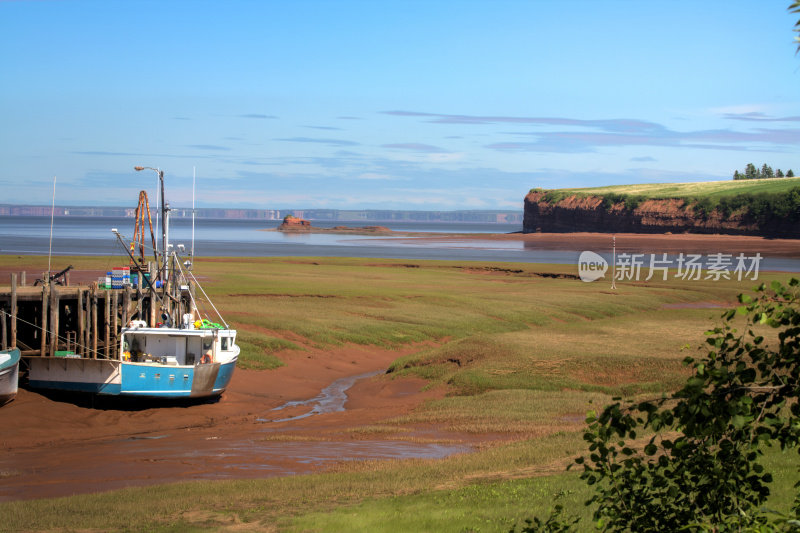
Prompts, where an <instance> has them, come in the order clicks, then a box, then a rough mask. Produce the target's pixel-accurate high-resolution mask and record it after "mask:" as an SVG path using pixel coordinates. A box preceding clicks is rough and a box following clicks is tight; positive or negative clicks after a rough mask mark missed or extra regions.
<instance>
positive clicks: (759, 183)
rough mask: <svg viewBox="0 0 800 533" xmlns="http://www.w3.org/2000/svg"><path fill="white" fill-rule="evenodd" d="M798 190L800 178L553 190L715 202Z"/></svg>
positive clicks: (569, 192)
mask: <svg viewBox="0 0 800 533" xmlns="http://www.w3.org/2000/svg"><path fill="white" fill-rule="evenodd" d="M793 187H800V178H777V179H763V180H736V181H734V180H725V181H702V182H692V183H641V184H635V185H611V186H608V187H583V188H572V189H556V190H557V191H559V192H561V193H565V194H581V195H587V196H588V195H604V194H623V195H630V196H646V197H648V198H703V197H708V198H711V199H718V198H721V197H723V196H732V195H735V194H743V193H751V194H758V193H784V192H787V191H789V190H790V189H792V188H793Z"/></svg>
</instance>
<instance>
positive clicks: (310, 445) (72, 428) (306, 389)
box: [0, 347, 469, 501]
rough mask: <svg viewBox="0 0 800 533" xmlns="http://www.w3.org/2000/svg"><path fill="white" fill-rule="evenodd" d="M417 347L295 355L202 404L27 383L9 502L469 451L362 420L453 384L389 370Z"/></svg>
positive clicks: (2, 466)
mask: <svg viewBox="0 0 800 533" xmlns="http://www.w3.org/2000/svg"><path fill="white" fill-rule="evenodd" d="M409 351H410V350H409V349H407V350H405V351H403V350H400V351H394V350H380V349H376V348H359V347H348V348H342V349H338V350H327V351H326V352H325V353H324V354H323V353H306V352H303V353H302V354H293V355H289V356H288V357H287V361H286V362H287V365H286V366H284V367H281V368H279V369H276V370H273V371H268V372H261V371H253V370H243V369H237V370H236V372H235V374H234V377H233V380H232V382H231V385H230V388H229V390H228V391H226V392H225V394H224V395H223V396H222V398H221V399H220V400H219V401H218V402H216V403H205V404H196V405H191V406H187V405H186V404H174V405H172V406H165V405H164V404H163V403H162V404H154V403H149V404H141V403H138V404H137V403H134V402H129V401H128V402H125V401H122V402H121V401H118V400H115V399H112V398H102V397H94V398H93V397H90V396H74V395H69V396H66V395H58V394H56V395H50V396H44V395H41V394H38V393H36V392H32V391H28V390H20V393H19V395H18V397H17V399H16V400H15V401H14V402H12V403H11V404H9V405H7V406H5V407H3V409H2V411H0V420H2V421H3V424H4V425H5V426H6V427H13V428H15V430H14V431H8V432H4V434H3V436H2V437H0V443H1V444H2V446H3V448H4V449H5V454H4V456H3V457H2V458H0V501H11V500H18V499H30V498H43V497H57V496H67V495H71V494H80V493H87V492H100V491H105V490H111V489H117V488H123V487H128V486H143V485H152V484H160V483H168V482H175V481H185V480H193V479H234V478H264V477H271V476H282V475H291V474H299V473H307V472H312V471H315V470H319V469H323V468H325V467H326V466H329V465H331V464H334V463H337V462H339V461H344V460H359V459H386V458H393V459H402V458H412V457H418V458H435V457H444V456H446V455H450V454H452V453H457V452H461V451H466V450H468V449H469V446H468V444H469V443H468V442H467V440H465V439H460V438H459V436H458V435H444V434H437V435H433V434H431V433H430V432H427V433H426V442H413V441H410V440H398V439H397V435H396V434H386V435H377V436H376V435H369V436H367V437H363V438H359V437H358V436H354V433H353V430H354V429H357V428H358V427H361V426H364V425H365V424H370V423H374V422H377V421H380V420H385V419H387V418H390V417H395V416H398V415H401V414H404V413H407V412H409V411H410V410H412V409H413V408H415V407H416V406H418V405H420V404H421V403H422V402H423V401H424V400H425V399H429V398H435V397H440V396H441V395H442V394H441V393H440V392H436V391H427V392H421V389H422V388H423V387H424V385H425V382H424V381H423V380H420V379H410V378H406V379H387V378H386V377H384V376H383V370H384V369H385V368H386V367H387V366H388V365H389V364H390V363H391V362H392V361H393V360H395V359H396V358H397V357H400V356H402V355H404V354H407V353H409ZM365 370H366V371H367V372H368V373H369V374H368V375H363V374H364V372H365ZM337 380H339V381H338V382H339V385H338V387H337V386H336V384H337ZM342 383H344V386H342ZM332 384H333V385H334V388H335V389H336V395H335V396H336V397H337V398H338V400H339V402H338V403H334V405H333V407H331V405H330V404H329V405H327V407H328V408H327V409H326V408H325V406H324V405H323V408H319V407H318V404H319V402H314V401H313V400H314V399H315V398H317V397H318V396H319V395H320V392H321V391H323V390H325V388H326V387H330V386H331V385H332ZM329 403H330V402H329ZM323 404H324V402H323ZM282 406H283V407H285V408H284V409H281V410H275V409H276V408H281V407H282ZM413 434H414V433H413V432H409V433H408V434H404V437H406V436H408V435H413ZM437 438H438V439H439V440H441V442H435V440H436V439H437ZM462 441H463V442H462Z"/></svg>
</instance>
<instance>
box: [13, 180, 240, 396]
mask: <svg viewBox="0 0 800 533" xmlns="http://www.w3.org/2000/svg"><path fill="white" fill-rule="evenodd" d="M145 168H150V167H136V170H144V169H145ZM152 170H156V171H157V172H158V175H159V181H160V184H161V214H162V215H163V217H162V218H163V231H162V246H161V250H158V248H157V247H156V243H155V237H154V236H153V231H152V230H153V228H152V218H151V217H150V211H149V205H148V204H147V195H146V193H145V191H142V193H140V197H139V207H137V210H136V213H137V214H136V229H135V230H134V239H133V242H131V243H130V246H129V247H128V246H127V245H126V243H125V242H124V241H123V237H122V235H121V234H120V233H119V231H117V230H116V229H112V232H114V234H115V235H116V237H117V239H118V240H119V241H120V243H121V244H122V245H123V247H124V248H125V250H126V252H127V253H128V256H129V259H130V264H131V267H130V270H131V271H132V272H133V273H134V276H135V277H136V279H137V283H136V287H137V291H138V294H139V298H140V301H139V309H138V313H137V314H136V316H135V317H134V318H133V319H131V320H129V321H128V322H127V323H125V324H124V325H123V326H121V327H120V328H119V331H118V333H117V334H116V335H115V337H116V338H117V339H118V344H117V346H116V347H114V348H107V349H106V352H105V354H100V355H98V353H96V352H94V353H91V352H90V351H89V350H85V349H84V350H83V354H76V353H74V352H70V351H61V352H60V353H59V354H58V355H59V356H57V357H31V358H29V359H28V366H29V373H28V383H29V385H30V386H31V387H33V388H40V389H51V390H61V391H78V392H88V393H93V394H99V395H112V396H133V397H149V398H207V397H213V396H219V395H220V394H222V392H223V391H224V390H225V388H226V387H227V386H228V383H229V382H230V380H231V377H232V375H233V371H234V368H235V367H236V362H237V359H238V356H239V346H237V344H236V330H234V329H230V328H229V327H228V325H227V324H226V323H225V321H224V319H222V316H221V315H220V314H219V313H218V312H217V310H216V307H214V305H213V303H211V301H210V300H209V299H208V296H207V295H206V293H205V291H203V289H202V287H200V284H199V283H198V281H197V279H196V278H195V276H194V274H193V273H192V261H193V260H194V257H193V254H192V257H191V260H192V261H190V260H187V259H186V258H184V257H182V256H181V255H180V253H179V252H181V251H183V248H184V247H183V246H182V245H179V246H178V250H175V249H174V248H173V247H172V245H171V244H170V243H169V211H170V209H169V204H168V203H167V202H166V201H165V200H164V193H163V191H164V173H163V171H161V170H157V169H152ZM140 210H141V217H140ZM145 210H146V212H147V220H148V221H149V222H150V233H151V236H152V241H153V253H154V259H155V261H154V262H152V263H150V264H148V265H146V264H145V261H144V258H145V251H144V248H145V247H144V220H145V217H144V212H145ZM140 221H141V225H142V227H141V232H140V231H139V223H140ZM137 239H138V240H139V244H140V254H139V257H136V256H135V253H134V252H135V245H136V244H137V242H136V241H137ZM115 287H117V286H116V285H113V286H112V287H110V289H111V290H115ZM119 287H122V285H120V286H119ZM196 289H199V290H200V291H202V294H203V295H204V296H205V301H206V302H207V303H208V304H209V305H210V306H211V308H213V310H214V312H216V314H217V316H218V319H219V320H220V322H222V324H220V323H217V322H211V320H209V319H208V318H203V316H202V313H201V312H200V309H199V306H198V302H197V298H196V292H195V291H196ZM147 319H149V320H147ZM109 354H111V355H112V356H109Z"/></svg>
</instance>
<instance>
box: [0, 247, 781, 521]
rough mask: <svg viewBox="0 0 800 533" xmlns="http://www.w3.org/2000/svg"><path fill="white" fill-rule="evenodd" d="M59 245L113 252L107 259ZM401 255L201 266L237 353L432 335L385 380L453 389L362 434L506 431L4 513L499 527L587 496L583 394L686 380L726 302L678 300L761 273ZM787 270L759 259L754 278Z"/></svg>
mask: <svg viewBox="0 0 800 533" xmlns="http://www.w3.org/2000/svg"><path fill="white" fill-rule="evenodd" d="M22 261H24V262H25V264H31V263H35V266H36V268H39V267H40V266H41V264H42V258H28V257H26V258H17V257H13V256H11V257H9V256H0V265H8V264H12V265H16V264H22V263H21V262H22ZM37 261H38V263H36V262H37ZM64 261H65V262H67V263H72V264H75V265H76V268H87V269H88V268H99V269H103V268H105V265H106V264H108V261H109V260H108V259H97V258H89V259H85V258H64ZM406 263H409V264H413V265H415V266H416V267H417V268H407V267H406V266H403V265H401V264H397V262H396V261H391V260H380V259H341V258H216V259H203V258H200V259H198V261H197V265H196V273H197V274H199V275H202V276H203V278H201V279H202V280H203V285H204V287H205V289H206V291H207V292H208V293H209V294H210V296H211V297H212V299H213V300H214V303H215V305H217V307H218V308H219V309H221V310H222V311H223V313H224V315H225V318H226V320H227V321H228V322H229V323H230V324H231V325H232V326H233V327H235V328H236V329H237V330H238V331H239V342H240V344H241V346H242V355H241V358H240V364H241V366H243V367H249V368H255V369H269V368H275V367H276V366H278V365H280V364H282V362H281V357H282V355H283V354H284V353H285V352H286V351H287V350H289V351H297V350H311V349H315V350H324V349H326V348H332V347H336V346H342V345H348V344H360V345H368V346H377V347H382V348H392V347H402V346H407V345H410V344H412V343H418V342H425V343H426V347H425V348H424V349H422V348H421V349H420V351H419V352H418V353H415V354H412V355H409V356H406V357H403V358H402V359H398V360H397V361H396V362H395V364H394V365H393V366H392V370H393V372H392V373H391V374H390V375H388V376H385V377H384V378H382V379H395V378H396V377H397V376H404V375H410V376H421V377H424V378H426V379H427V380H428V382H429V387H441V388H443V389H444V390H445V391H447V396H446V397H445V398H443V399H440V400H434V401H429V402H427V403H426V404H425V405H423V406H422V407H421V408H419V409H417V410H415V411H414V412H411V413H409V414H408V415H406V416H403V417H397V418H395V419H392V420H385V421H382V422H371V423H370V424H369V425H368V426H364V427H362V428H355V429H353V430H352V431H351V432H350V436H351V437H352V438H378V437H380V436H381V435H384V436H387V437H388V438H408V439H411V438H414V435H415V433H414V431H415V429H417V428H430V427H435V428H438V429H440V430H449V431H452V432H454V433H453V434H454V435H466V436H468V437H470V436H474V435H477V434H483V433H488V434H491V435H495V436H502V437H505V438H510V439H512V440H513V442H510V443H507V444H503V445H495V444H490V443H483V444H481V445H480V446H479V447H478V449H477V451H475V452H474V453H471V454H466V455H460V456H455V457H449V458H446V459H443V460H439V461H423V460H410V461H387V462H348V463H345V464H342V465H339V466H337V467H336V468H335V469H334V470H333V471H331V472H327V473H322V474H317V475H310V476H293V477H286V478H272V479H265V480H241V481H217V482H211V481H209V482H198V483H180V484H173V485H163V486H156V487H147V488H140V489H133V488H132V489H125V490H122V491H113V492H108V493H102V494H97V495H81V496H74V497H70V498H62V499H52V500H37V501H25V502H12V503H5V504H0V513H2V515H3V516H4V522H3V523H2V524H0V530H18V529H31V530H51V529H52V530H58V529H62V530H80V529H93V528H94V529H102V530H137V531H138V530H153V531H214V530H220V529H223V528H226V527H231V528H232V529H235V528H236V527H238V526H237V523H239V522H242V523H244V526H249V527H253V528H266V529H269V528H274V527H278V528H280V529H294V530H318V531H336V530H342V529H346V530H352V531H358V530H366V529H369V530H371V531H372V530H376V531H381V530H391V531H419V530H437V531H438V530H444V531H460V530H464V529H473V530H481V531H506V530H508V528H510V527H511V525H512V522H519V521H521V520H523V519H524V517H525V516H529V515H531V514H537V515H543V514H546V511H547V509H549V505H550V504H551V503H552V498H551V496H552V494H554V493H556V492H559V491H560V490H568V491H574V493H573V494H570V495H568V496H567V503H568V504H569V505H570V507H572V508H575V510H577V511H579V512H584V513H585V512H586V511H584V510H583V507H582V504H581V503H580V502H582V501H583V500H584V499H585V498H586V493H585V492H582V491H583V490H584V489H583V488H582V484H581V483H580V482H578V481H577V480H576V479H575V476H574V475H564V474H561V473H562V472H563V470H564V467H565V465H566V463H567V462H569V460H570V459H571V458H574V457H575V456H577V455H579V454H581V453H584V452H585V446H584V443H583V441H582V438H581V428H582V420H583V417H584V414H585V413H586V411H587V410H589V409H599V408H600V407H602V405H603V404H605V403H607V402H608V401H609V399H610V398H611V397H612V396H614V395H623V396H626V397H632V396H642V395H643V396H646V397H652V396H654V395H660V394H661V393H662V392H664V391H667V390H671V389H674V388H676V387H677V386H678V385H679V384H680V383H682V381H683V379H684V378H685V375H686V369H685V368H684V367H682V366H681V364H680V360H681V359H682V358H683V357H684V356H685V355H687V354H694V353H696V349H697V347H698V346H700V345H701V344H702V342H703V339H704V335H703V332H704V331H705V330H707V329H710V328H712V327H713V326H714V325H716V324H718V323H719V315H720V314H721V312H722V310H719V309H692V308H686V309H672V308H667V307H665V306H666V305H667V304H676V303H692V302H730V303H731V304H733V302H735V297H736V294H738V293H739V292H742V291H746V290H748V289H749V288H750V287H751V286H752V285H754V284H755V283H754V282H752V281H746V282H735V281H720V282H712V281H680V280H674V279H670V280H668V281H663V282H658V281H651V282H647V283H644V282H642V283H620V284H618V290H616V291H610V290H609V289H608V287H607V285H603V284H601V283H600V282H598V283H582V282H580V281H578V280H576V279H554V278H543V277H541V276H540V275H539V274H541V273H560V274H573V275H574V274H575V272H574V270H575V267H574V266H564V265H562V266H558V265H532V264H503V265H500V266H502V267H503V268H504V269H506V270H495V271H493V270H490V269H487V268H485V267H492V266H493V265H491V264H486V263H464V262H459V263H454V262H447V261H407V262H406ZM43 264H44V265H46V258H44V259H43ZM111 264H114V263H113V262H112V263H111ZM93 265H94V266H93ZM97 265H99V267H98V266H97ZM785 277H786V276H784V275H776V274H769V273H762V274H761V276H760V278H761V279H760V280H759V282H760V281H766V282H769V281H770V280H771V279H783V278H785ZM687 346H688V348H687ZM265 371H268V370H265ZM348 438H350V437H348ZM472 438H474V437H472ZM794 457H796V456H794ZM771 460H772V459H771ZM775 461H776V462H775V463H771V464H774V467H775V468H779V469H783V470H787V469H788V470H789V471H790V475H788V476H786V479H783V478H781V479H783V480H782V481H779V480H778V478H779V477H780V476H777V475H776V483H779V485H778V486H779V487H781V488H779V489H776V494H777V495H778V497H779V498H783V500H781V501H782V502H784V503H780V504H779V505H782V506H784V507H785V505H784V504H785V502H786V501H788V500H787V495H788V494H790V493H791V491H790V490H789V489H788V488H786V487H788V486H789V485H787V483H789V484H790V481H791V479H794V478H792V472H796V468H795V466H793V465H791V457H790V456H788V455H787V456H785V457H784V456H780V457H778V458H777V459H775ZM781 461H783V462H781ZM787 461H788V463H787ZM786 464H789V465H790V466H786ZM554 474H555V475H554ZM545 475H546V477H542V476H545ZM354 515H355V516H354ZM344 526H346V527H344ZM382 528H383V529H382ZM243 529H246V528H244V527H243Z"/></svg>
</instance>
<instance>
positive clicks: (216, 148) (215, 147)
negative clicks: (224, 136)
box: [186, 144, 230, 152]
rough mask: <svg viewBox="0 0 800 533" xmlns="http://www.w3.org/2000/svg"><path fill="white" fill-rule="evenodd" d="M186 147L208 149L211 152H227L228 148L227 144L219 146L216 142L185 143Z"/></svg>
mask: <svg viewBox="0 0 800 533" xmlns="http://www.w3.org/2000/svg"><path fill="white" fill-rule="evenodd" d="M186 146H187V147H188V148H195V149H197V150H208V151H212V152H227V151H229V150H230V148H228V147H227V146H219V145H216V144H187V145H186Z"/></svg>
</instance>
